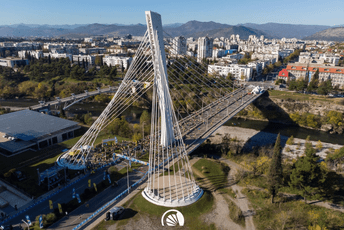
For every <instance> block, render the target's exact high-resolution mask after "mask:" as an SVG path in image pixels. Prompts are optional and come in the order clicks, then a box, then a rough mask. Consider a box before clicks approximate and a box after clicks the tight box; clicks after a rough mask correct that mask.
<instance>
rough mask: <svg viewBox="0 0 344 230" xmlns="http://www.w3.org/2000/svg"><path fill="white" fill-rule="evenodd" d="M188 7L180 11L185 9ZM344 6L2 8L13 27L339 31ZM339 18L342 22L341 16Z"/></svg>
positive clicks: (52, 4) (249, 1)
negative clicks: (150, 22) (155, 23)
mask: <svg viewBox="0 0 344 230" xmlns="http://www.w3.org/2000/svg"><path fill="white" fill-rule="evenodd" d="M182 5H183V6H184V7H181V6H182ZM343 7H344V2H343V1H340V0H334V1H332V2H331V4H328V3H327V2H324V1H320V0H316V1H296V0H292V1H288V2H275V1H271V0H268V1H265V2H264V3H262V2H259V3H257V2H255V1H253V0H246V1H240V2H235V3H234V4H233V3H230V2H221V1H213V2H209V1H203V0H201V1H197V2H196V1H191V2H190V1H189V2H184V1H179V0H177V1H174V2H163V3H161V2H159V1H156V0H154V1H148V2H147V1H145V2H140V1H136V0H134V1H132V2H131V3H130V4H128V3H127V2H112V1H108V0H106V1H103V2H101V4H100V3H98V2H95V1H91V0H85V1H83V2H79V1H78V2H70V1H66V0H62V1H55V0H54V1H49V2H46V1H41V0H38V1H34V2H27V1H23V0H18V1H17V2H16V4H10V3H3V4H2V9H3V10H2V14H1V15H0V24H1V25H12V24H21V23H23V24H40V25H42V24H48V25H64V24H67V25H73V24H93V23H100V24H124V25H130V24H138V23H141V24H145V19H144V16H143V14H144V11H147V10H151V11H155V12H158V13H159V14H161V15H164V20H163V24H172V23H186V22H188V21H191V20H197V21H202V22H206V21H214V22H218V23H223V24H229V25H237V24H244V23H257V24H264V23H269V22H273V23H284V24H304V25H327V26H335V25H341V24H343V23H344V22H343V20H342V18H341V17H340V15H341V9H343ZM337 15H338V16H337Z"/></svg>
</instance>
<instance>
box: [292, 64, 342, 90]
mask: <svg viewBox="0 0 344 230" xmlns="http://www.w3.org/2000/svg"><path fill="white" fill-rule="evenodd" d="M286 70H287V71H288V73H289V77H290V78H291V79H292V78H294V79H301V78H302V79H306V78H307V79H309V77H310V78H312V77H313V75H314V73H315V72H316V71H317V70H319V80H320V81H326V80H328V79H331V80H332V85H333V86H335V85H339V86H340V87H342V88H344V67H339V66H324V65H319V64H308V65H307V64H304V63H290V64H289V65H287V68H286ZM309 80H310V79H309Z"/></svg>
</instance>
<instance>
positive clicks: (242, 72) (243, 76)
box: [208, 64, 253, 81]
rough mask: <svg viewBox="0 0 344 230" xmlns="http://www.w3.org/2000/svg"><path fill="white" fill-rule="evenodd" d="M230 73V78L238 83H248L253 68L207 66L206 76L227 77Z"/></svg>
mask: <svg viewBox="0 0 344 230" xmlns="http://www.w3.org/2000/svg"><path fill="white" fill-rule="evenodd" d="M229 73H231V74H232V76H233V77H234V78H235V79H237V80H240V81H249V80H251V79H252V73H253V68H252V67H250V66H247V65H238V64H231V65H216V64H215V65H208V74H219V75H220V76H223V77H227V76H228V74H229Z"/></svg>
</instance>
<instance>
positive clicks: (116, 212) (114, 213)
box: [105, 206, 124, 221]
mask: <svg viewBox="0 0 344 230" xmlns="http://www.w3.org/2000/svg"><path fill="white" fill-rule="evenodd" d="M123 211H124V208H123V207H121V206H119V207H114V208H113V209H111V210H110V211H109V212H107V213H106V217H105V221H108V220H117V219H118V217H119V216H120V215H121V214H122V213H123Z"/></svg>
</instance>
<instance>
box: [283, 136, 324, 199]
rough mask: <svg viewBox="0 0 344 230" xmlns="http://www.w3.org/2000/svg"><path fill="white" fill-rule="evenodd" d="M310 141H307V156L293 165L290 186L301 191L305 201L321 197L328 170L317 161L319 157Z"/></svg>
mask: <svg viewBox="0 0 344 230" xmlns="http://www.w3.org/2000/svg"><path fill="white" fill-rule="evenodd" d="M315 153H316V150H315V149H314V148H313V147H312V144H311V143H310V142H308V141H307V142H306V149H305V156H303V157H301V158H299V159H298V160H297V161H296V162H295V164H294V165H293V169H292V172H291V174H290V182H289V186H291V187H293V188H297V189H299V190H300V191H301V194H302V196H303V197H304V201H305V203H307V199H310V198H312V199H319V198H320V197H321V190H322V187H323V185H324V183H325V181H326V176H327V172H326V170H325V169H323V168H322V167H320V164H319V163H317V161H318V160H319V157H318V156H317V155H316V154H315Z"/></svg>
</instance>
